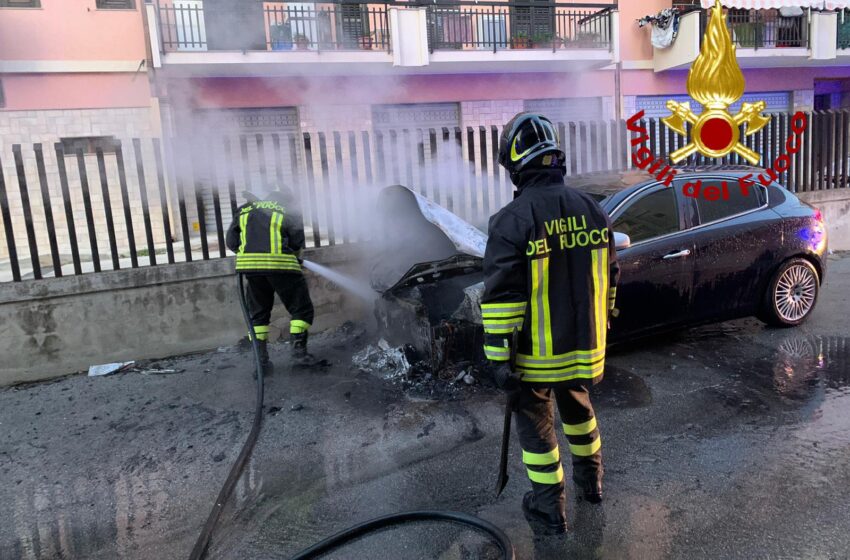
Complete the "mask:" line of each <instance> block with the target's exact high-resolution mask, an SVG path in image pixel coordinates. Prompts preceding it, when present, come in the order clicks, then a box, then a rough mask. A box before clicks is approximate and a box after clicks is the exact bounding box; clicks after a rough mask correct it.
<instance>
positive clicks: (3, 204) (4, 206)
mask: <svg viewBox="0 0 850 560" xmlns="http://www.w3.org/2000/svg"><path fill="white" fill-rule="evenodd" d="M0 213H2V216H3V230H4V231H5V233H6V247H7V248H8V249H9V264H10V265H11V267H12V280H13V281H14V282H20V281H21V269H20V267H19V266H18V249H17V246H16V245H15V231H14V229H13V228H12V213H11V212H10V211H9V197H8V196H7V194H6V178H5V177H4V173H3V161H2V159H0Z"/></svg>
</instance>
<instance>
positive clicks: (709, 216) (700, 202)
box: [696, 179, 764, 224]
mask: <svg viewBox="0 0 850 560" xmlns="http://www.w3.org/2000/svg"><path fill="white" fill-rule="evenodd" d="M726 184H727V188H726V189H725V190H724V189H723V180H722V179H703V181H702V193H701V194H704V193H705V192H706V188H709V189H711V188H712V187H715V188H716V190H714V189H712V191H711V192H712V193H718V195H719V199H718V200H709V199H707V198H705V197H704V196H698V197H696V202H697V210H698V212H699V221H700V223H701V224H707V223H710V222H715V221H717V220H722V219H723V218H728V217H729V216H734V215H736V214H741V213H743V212H747V211H748V210H755V209H756V208H758V207H759V206H761V205H762V204H763V203H762V197H763V196H764V195H763V194H762V193H761V192H760V188H761V187H760V185H751V186H750V189H749V193H748V194H747V195H744V193H743V191H742V190H741V188H740V187H739V186H738V182H737V181H734V180H726Z"/></svg>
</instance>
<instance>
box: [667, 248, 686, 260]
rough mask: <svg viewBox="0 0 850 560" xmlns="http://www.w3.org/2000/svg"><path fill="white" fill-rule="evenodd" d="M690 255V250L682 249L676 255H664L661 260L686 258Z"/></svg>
mask: <svg viewBox="0 0 850 560" xmlns="http://www.w3.org/2000/svg"><path fill="white" fill-rule="evenodd" d="M690 254H691V250H690V249H682V250H681V251H679V252H678V253H670V254H669V255H664V256H663V257H662V258H663V259H664V260H665V261H666V260H669V259H681V258H682V257H687V256H689V255H690Z"/></svg>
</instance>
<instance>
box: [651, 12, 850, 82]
mask: <svg viewBox="0 0 850 560" xmlns="http://www.w3.org/2000/svg"><path fill="white" fill-rule="evenodd" d="M838 15H839V14H838V13H836V12H829V11H821V12H818V11H812V12H811V14H809V13H808V12H807V11H804V12H803V15H800V16H797V17H783V16H782V15H781V14H780V12H779V10H774V9H768V10H749V9H734V8H730V9H728V10H727V13H726V24H727V26H728V27H729V32H730V35H731V36H732V42H733V43H734V44H735V46H736V48H737V56H738V64H739V65H740V66H741V67H742V68H782V67H796V66H831V65H840V64H845V63H846V62H845V61H841V60H839V55H840V54H841V51H840V50H839V49H840V48H841V42H842V37H844V38H845V39H846V41H847V42H848V46H850V27H848V29H847V31H845V32H844V34H842V33H841V27H840V26H839V25H838ZM708 17H710V16H709V14H708V11H707V10H699V11H695V12H691V13H688V14H685V15H683V16H682V19H681V22H680V26H679V36H678V37H677V39H676V41H675V42H674V43H673V45H672V46H671V47H669V48H667V49H655V51H654V52H655V55H654V67H655V71H656V72H660V71H663V70H671V69H682V68H687V67H688V66H689V65H690V64H691V63H692V62H693V61H694V59H696V57H697V55H698V54H699V50H700V46H701V43H702V38H703V35H704V33H705V28H706V25H707V24H708ZM836 36H837V37H838V40H837V41H836ZM845 52H848V54H850V51H845ZM845 60H846V59H845Z"/></svg>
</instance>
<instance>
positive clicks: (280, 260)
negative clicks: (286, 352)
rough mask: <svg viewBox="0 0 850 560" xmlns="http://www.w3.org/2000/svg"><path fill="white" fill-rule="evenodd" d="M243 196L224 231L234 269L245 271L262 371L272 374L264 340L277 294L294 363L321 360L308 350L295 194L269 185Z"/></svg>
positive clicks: (309, 316) (308, 305)
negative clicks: (264, 190)
mask: <svg viewBox="0 0 850 560" xmlns="http://www.w3.org/2000/svg"><path fill="white" fill-rule="evenodd" d="M246 198H248V202H247V203H246V204H244V205H243V206H241V207H239V208H238V209H237V212H236V216H235V218H234V220H233V223H232V224H231V225H230V228H228V230H227V239H226V244H227V248H228V249H230V250H231V251H233V252H234V253H236V272H237V273H240V274H244V275H245V279H246V284H247V288H246V291H247V300H248V313H249V315H250V316H251V324H252V326H253V332H254V333H256V337H257V342H258V343H259V348H260V362H261V363H262V365H263V371H264V374H266V375H270V374H271V373H272V370H273V366H272V363H271V361H270V360H269V352H268V347H267V341H268V333H269V322H270V320H271V314H272V307H273V306H274V296H275V294H277V296H278V297H279V298H280V300H281V301H282V302H283V305H284V306H285V307H286V310H287V311H288V312H289V314H290V316H291V320H290V323H289V333H290V342H291V345H292V346H291V352H292V362H293V364H294V365H300V366H307V365H316V364H319V362H317V361H316V360H315V359H314V358H313V356H311V355H310V354H309V353H308V352H307V335H308V330H309V329H310V325H311V324H312V323H313V314H314V312H313V302H312V300H311V299H310V292H309V290H308V289H307V282H306V280H305V279H304V274H303V273H302V270H301V258H300V255H301V250H302V249H303V248H304V228H303V226H302V221H301V217H300V215H299V214H298V213H296V212H295V211H294V204H292V203H293V202H294V197H293V195H292V193H290V192H288V191H286V192H284V191H280V190H272V191H269V192H268V193H266V194H265V195H262V196H261V197H257V196H254V195H252V194H250V193H246ZM249 334H250V333H249Z"/></svg>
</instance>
